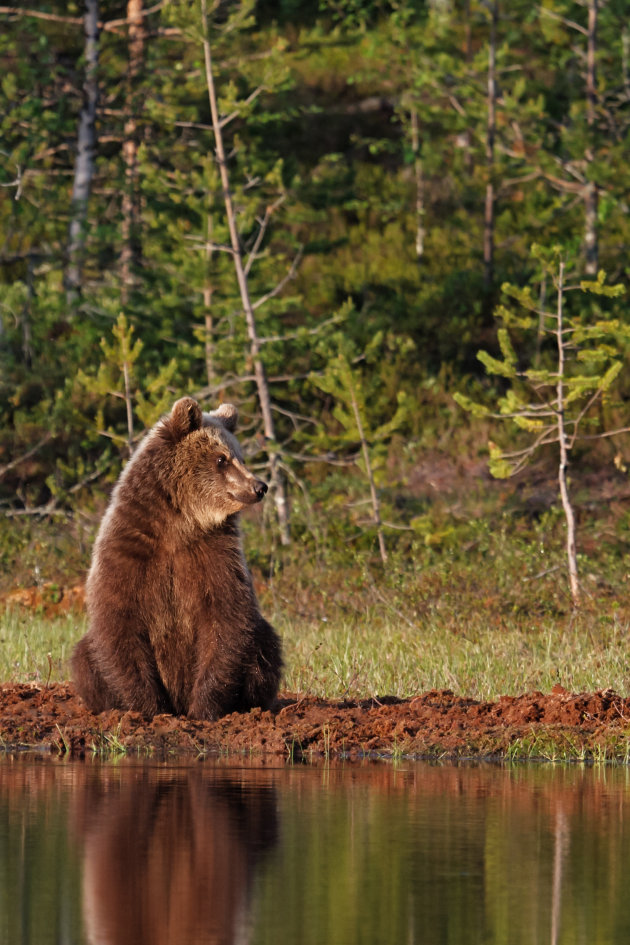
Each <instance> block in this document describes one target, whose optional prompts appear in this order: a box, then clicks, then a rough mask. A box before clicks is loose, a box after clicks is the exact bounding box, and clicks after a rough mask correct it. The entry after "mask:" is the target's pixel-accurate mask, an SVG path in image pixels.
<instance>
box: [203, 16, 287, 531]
mask: <svg viewBox="0 0 630 945" xmlns="http://www.w3.org/2000/svg"><path fill="white" fill-rule="evenodd" d="M201 16H202V21H203V23H202V26H203V48H204V61H205V69H206V83H207V86H208V99H209V102H210V112H211V115H212V128H213V131H214V140H215V147H216V156H217V164H218V166H219V173H220V176H221V188H222V191H223V202H224V205H225V213H226V217H227V223H228V229H229V232H230V245H231V249H232V259H233V260H234V269H235V272H236V279H237V282H238V288H239V293H240V296H241V304H242V306H243V312H244V314H245V322H246V325H247V334H248V337H249V351H250V356H251V360H252V364H253V368H254V377H255V382H256V391H257V394H258V402H259V405H260V410H261V413H262V419H263V430H264V435H265V439H266V441H267V443H268V444H269V445H268V450H267V455H268V457H269V470H270V472H269V478H270V486H271V490H272V494H273V498H274V502H275V506H276V515H277V517H278V526H279V530H280V541H281V543H282V544H283V545H288V544H289V543H290V536H289V509H288V503H287V497H286V487H285V483H284V480H283V477H282V471H281V469H280V455H279V453H278V451H277V449H276V448H275V442H276V434H275V426H274V422H273V414H272V410H271V396H270V394H269V385H268V383H267V378H266V375H265V368H264V365H263V362H262V360H261V357H260V341H259V338H258V332H257V328H256V318H255V314H254V308H253V305H252V301H251V298H250V294H249V285H248V282H247V275H246V272H245V265H244V262H243V251H242V247H241V241H240V237H239V233H238V228H237V225H236V211H235V208H234V203H233V200H232V193H231V190H230V180H229V175H228V169H227V161H226V155H225V147H224V144H223V133H222V130H221V120H220V116H219V108H218V104H217V96H216V90H215V85H214V77H213V74H212V55H211V50H210V40H209V37H208V16H207V3H206V0H201Z"/></svg>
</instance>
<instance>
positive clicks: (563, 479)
mask: <svg viewBox="0 0 630 945" xmlns="http://www.w3.org/2000/svg"><path fill="white" fill-rule="evenodd" d="M563 304H564V262H563V261H562V260H561V261H560V267H559V271H558V308H557V313H556V338H557V344H558V382H557V385H556V397H557V424H558V443H559V445H560V465H559V467H558V484H559V486H560V498H561V499H562V508H563V510H564V516H565V519H566V524H567V564H568V568H569V585H570V588H571V597H572V598H573V604H574V606H575V607H577V606H578V604H579V603H580V584H579V581H578V569H577V552H576V546H575V514H574V512H573V506H572V505H571V500H570V497H569V488H568V485H567V469H568V466H569V448H568V444H567V432H566V428H565V423H564V407H565V395H564V373H565V367H564V355H565V340H564V328H563Z"/></svg>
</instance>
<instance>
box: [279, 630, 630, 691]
mask: <svg viewBox="0 0 630 945" xmlns="http://www.w3.org/2000/svg"><path fill="white" fill-rule="evenodd" d="M489 616H490V615H489ZM277 626H278V629H279V630H280V631H281V632H282V634H283V640H284V650H285V656H286V663H287V666H286V672H285V685H286V687H287V688H288V689H290V690H292V691H296V692H300V693H309V694H312V695H317V696H328V697H336V698H344V697H355V698H356V697H367V696H372V695H395V696H401V697H404V696H411V695H414V694H417V693H420V692H425V691H427V690H429V689H452V690H453V691H454V692H455V693H457V694H458V695H463V696H469V697H471V698H475V699H495V698H497V697H498V696H500V695H517V694H519V693H523V692H527V691H531V690H541V691H543V692H548V691H549V690H550V689H551V688H552V687H553V686H554V685H556V684H557V683H560V684H561V685H562V686H564V687H565V688H566V689H568V690H570V691H573V692H580V691H587V690H595V689H604V688H607V687H611V688H613V689H615V690H616V691H617V692H619V693H620V694H622V695H628V694H629V684H630V667H629V651H628V628H627V626H626V627H622V626H620V625H618V624H616V623H615V620H614V618H612V620H610V621H607V620H604V621H596V622H595V623H594V624H593V623H589V621H587V620H580V621H575V622H574V624H573V625H572V626H571V625H567V624H566V623H565V622H564V621H558V622H554V621H551V620H548V621H544V622H543V623H542V624H541V626H540V627H539V628H538V629H535V630H531V629H530V630H529V631H526V632H524V631H523V630H521V629H518V628H515V629H513V630H508V631H505V630H503V629H501V630H496V629H493V627H492V626H491V621H489V622H488V624H486V625H485V626H484V625H480V626H479V627H478V628H476V629H474V630H473V631H472V632H471V633H470V635H468V636H467V637H462V636H456V635H453V634H452V633H451V632H450V630H449V629H448V628H445V627H444V625H440V624H438V623H435V622H430V623H428V624H424V625H419V626H418V627H417V628H416V629H415V630H414V629H412V628H408V627H401V626H400V625H395V624H394V623H393V622H392V621H383V620H381V619H379V618H378V617H375V616H372V617H371V618H368V619H366V620H365V621H364V622H363V621H357V622H355V623H354V624H353V625H352V626H350V625H348V624H346V625H336V626H333V625H330V624H329V623H324V624H322V623H315V622H312V621H311V622H308V623H302V624H300V626H299V627H297V626H296V625H295V624H286V625H285V624H284V622H283V621H282V620H281V619H280V620H278V621H277Z"/></svg>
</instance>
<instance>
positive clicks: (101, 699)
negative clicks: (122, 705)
mask: <svg viewBox="0 0 630 945" xmlns="http://www.w3.org/2000/svg"><path fill="white" fill-rule="evenodd" d="M72 682H73V684H74V688H75V689H76V690H77V692H78V693H79V695H80V696H81V698H82V699H83V701H84V702H85V704H86V705H87V707H88V708H89V709H90V710H91V711H92V712H95V713H99V712H104V711H105V709H113V708H116V705H117V700H116V697H115V695H114V693H113V692H112V691H111V689H110V688H109V686H108V685H107V683H106V682H105V680H104V678H103V676H102V674H101V672H100V670H99V668H98V666H97V664H96V660H95V659H94V656H93V654H92V652H91V650H90V642H89V638H88V637H83V638H82V639H81V640H79V642H78V643H77V645H76V646H75V648H74V653H73V654H72Z"/></svg>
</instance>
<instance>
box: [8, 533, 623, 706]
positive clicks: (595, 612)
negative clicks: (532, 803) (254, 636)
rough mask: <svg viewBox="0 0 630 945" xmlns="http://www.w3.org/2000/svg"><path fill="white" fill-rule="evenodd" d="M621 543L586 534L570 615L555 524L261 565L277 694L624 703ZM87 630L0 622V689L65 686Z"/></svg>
mask: <svg viewBox="0 0 630 945" xmlns="http://www.w3.org/2000/svg"><path fill="white" fill-rule="evenodd" d="M617 534H618V533H617ZM621 537H622V536H619V537H617V535H613V538H614V541H613V542H611V543H610V545H608V546H606V545H605V544H604V543H603V542H602V541H600V540H599V539H598V536H597V535H596V534H595V533H594V534H593V536H592V537H591V539H590V544H591V548H593V549H594V552H592V553H591V555H590V557H588V558H587V557H586V556H584V557H583V559H582V561H581V567H582V578H583V589H584V600H583V606H582V608H581V609H580V611H579V612H577V613H575V612H574V611H573V609H572V606H571V600H570V596H569V593H568V585H567V582H566V580H565V575H564V558H563V534H562V530H561V528H559V527H558V522H557V521H556V520H555V519H554V518H553V517H550V518H547V519H546V520H545V521H541V522H538V523H537V524H534V525H532V526H531V527H527V528H526V527H524V526H523V524H522V523H519V522H514V521H513V520H511V519H506V524H505V525H504V526H502V527H501V528H496V529H494V530H492V529H490V528H489V527H488V525H487V523H484V522H482V521H480V522H474V521H468V522H466V523H465V524H464V525H463V526H462V529H461V533H460V540H458V541H457V542H451V543H450V544H449V545H447V546H442V547H437V548H435V547H432V546H428V545H426V544H424V542H423V543H419V544H417V545H415V546H412V547H411V548H410V549H407V550H406V551H405V553H404V554H400V555H398V556H394V555H392V558H391V560H390V562H389V563H388V565H387V567H386V568H383V567H382V566H380V564H379V562H378V560H375V558H374V557H370V555H369V554H366V553H364V552H360V553H359V552H352V551H351V550H349V549H346V550H344V549H342V548H335V549H334V550H330V549H329V550H328V551H327V552H326V551H325V552H323V553H321V554H320V555H319V556H318V557H317V558H316V557H315V556H314V555H313V553H312V549H309V548H308V547H307V546H304V547H303V548H301V549H300V548H299V546H294V548H293V550H292V551H291V552H290V556H287V557H286V558H285V559H284V560H283V561H279V562H275V563H274V566H273V568H269V569H268V571H267V576H265V571H264V565H258V566H257V568H256V570H255V576H256V583H257V588H258V592H259V597H260V601H261V609H262V611H263V613H264V615H265V616H266V617H267V618H268V619H269V620H271V622H272V623H273V624H274V625H275V626H276V628H277V629H278V631H279V632H280V634H281V636H282V639H283V648H284V656H285V675H284V680H283V687H284V688H285V689H288V690H290V691H293V692H299V693H302V694H312V695H316V696H322V697H329V698H361V697H370V696H379V695H380V696H384V695H394V696H400V697H405V696H412V695H414V694H417V693H421V692H426V691H427V690H430V689H451V690H453V691H454V692H455V693H456V694H458V695H462V696H468V697H471V698H475V699H494V698H497V697H498V696H500V695H518V694H520V693H523V692H527V691H531V690H535V689H539V690H542V691H543V692H548V691H549V690H550V689H551V688H552V687H553V686H554V685H555V684H557V683H559V684H561V685H562V686H564V687H565V688H566V689H568V690H570V691H573V692H577V691H587V690H596V689H605V688H609V687H610V688H613V689H615V690H616V691H617V692H618V693H620V694H621V695H624V696H627V695H630V601H628V600H626V597H625V592H624V588H625V586H626V581H627V576H628V573H629V572H630V559H629V556H628V554H627V553H624V552H623V551H621V552H620V550H619V543H620V539H621ZM596 539H597V540H596ZM85 627H86V619H85V616H83V615H81V614H70V615H67V616H64V617H57V618H54V619H47V618H45V617H43V616H41V615H40V614H38V613H32V612H28V611H21V610H17V609H16V610H13V611H7V612H6V613H5V614H4V615H0V642H1V644H2V645H1V646H0V680H2V681H16V682H18V681H21V682H28V681H35V682H40V683H41V682H46V681H47V680H50V681H53V682H54V681H58V680H64V679H68V678H69V675H70V667H69V657H70V654H71V652H72V648H73V646H74V643H75V642H76V641H77V640H78V639H79V638H80V637H81V636H82V634H83V633H84V632H85Z"/></svg>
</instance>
